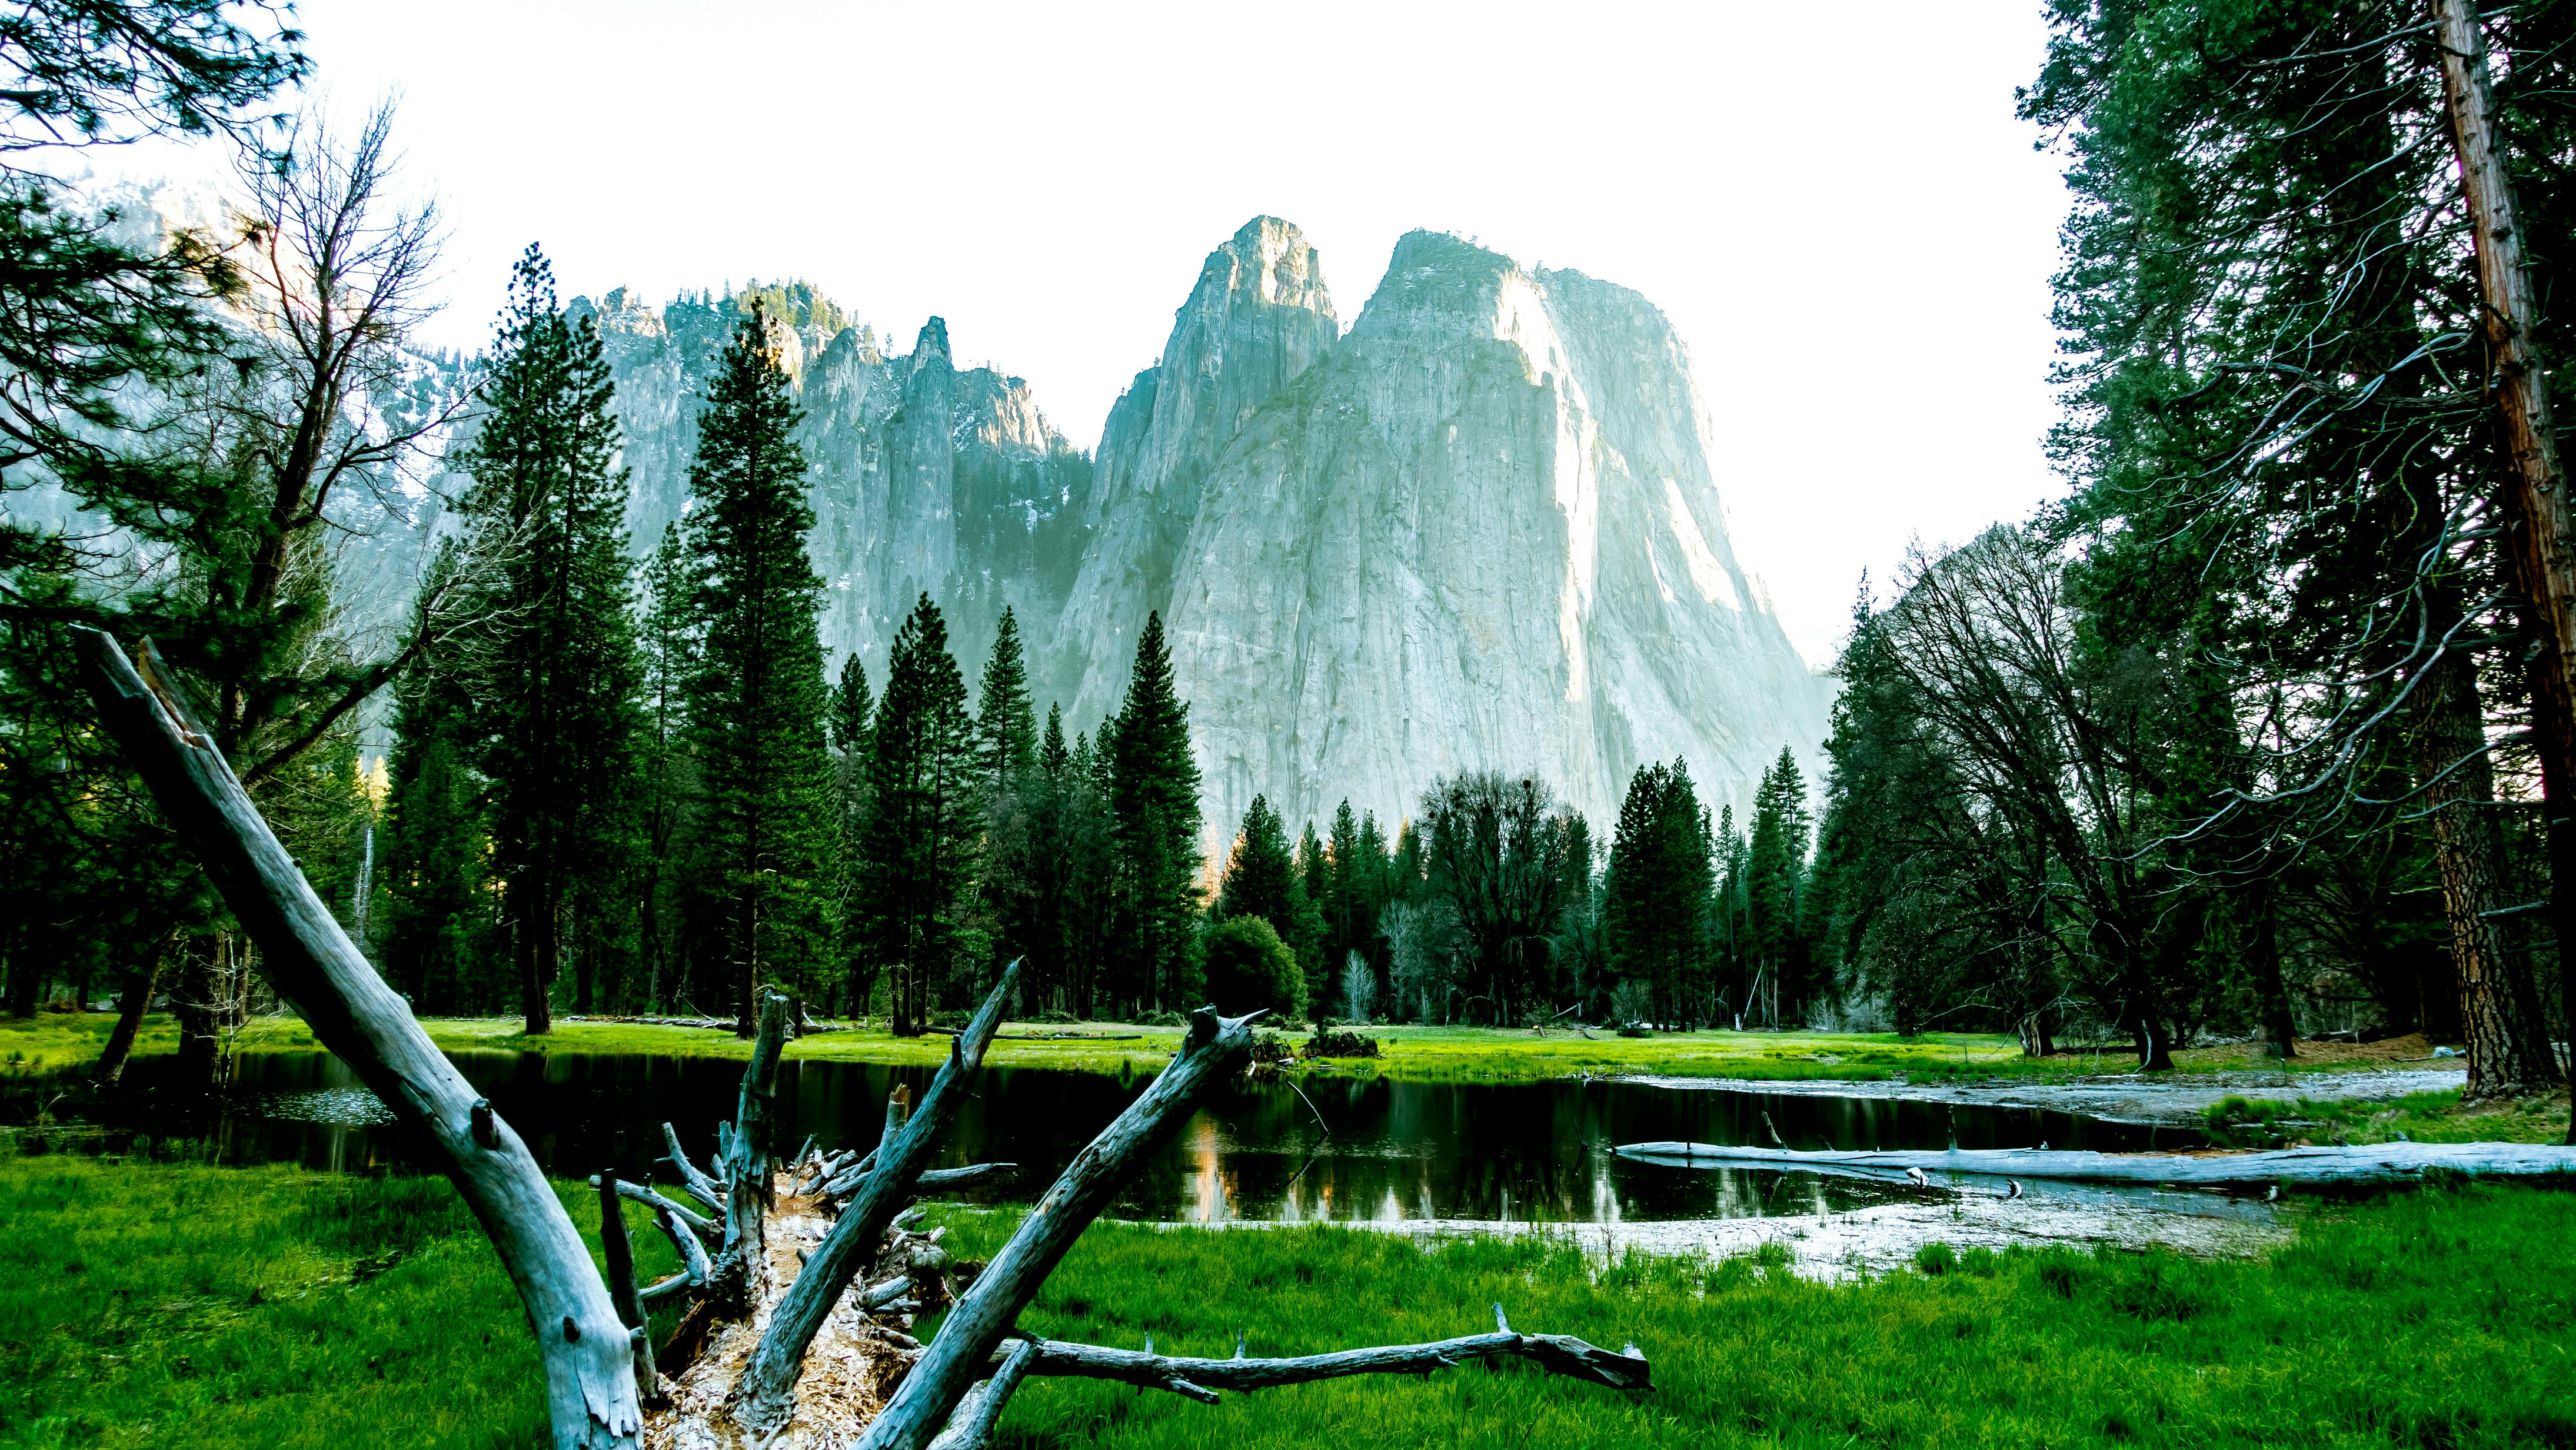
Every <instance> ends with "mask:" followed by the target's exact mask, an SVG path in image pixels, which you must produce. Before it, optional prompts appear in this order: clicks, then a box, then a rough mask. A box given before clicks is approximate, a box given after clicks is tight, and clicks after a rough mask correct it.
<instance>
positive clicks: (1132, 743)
mask: <svg viewBox="0 0 2576 1450" xmlns="http://www.w3.org/2000/svg"><path fill="white" fill-rule="evenodd" d="M1101 735H1102V736H1103V740H1102V753H1103V754H1105V755H1107V756H1108V760H1109V806H1110V813H1111V817H1112V819H1113V820H1114V821H1115V822H1116V830H1117V841H1118V864H1119V885H1120V896H1121V901H1120V907H1121V910H1120V914H1119V916H1120V924H1121V936H1122V937H1123V938H1124V947H1125V949H1126V952H1127V960H1126V962H1125V963H1123V964H1122V965H1123V967H1124V968H1125V970H1126V972H1127V975H1126V976H1125V978H1124V979H1122V980H1120V981H1118V982H1116V983H1115V984H1113V990H1116V991H1118V992H1119V993H1120V994H1122V995H1124V996H1126V997H1127V999H1128V1000H1130V1001H1135V1002H1147V1001H1160V1002H1161V1003H1162V1004H1163V1005H1164V1006H1166V1007H1169V1008H1175V1009H1186V1008H1189V1007H1195V1006H1197V1005H1199V1004H1198V1003H1197V1002H1196V1001H1195V1000H1193V999H1195V998H1196V997H1197V996H1198V995H1199V990H1200V983H1201V978H1200V975H1199V967H1198V960H1197V956H1196V946H1197V943H1196V940H1195V937H1194V929H1193V922H1194V920H1195V918H1196V917H1197V915H1198V904H1199V888H1198V882H1197V876H1198V866H1199V853H1198V835H1199V767H1198V761H1197V760H1196V759H1195V758H1193V757H1192V756H1191V754H1190V707H1189V704H1188V703H1187V702H1186V701H1184V700H1182V699H1181V698H1180V696H1179V694H1178V693H1177V692H1175V691H1174V690H1173V688H1172V656H1171V651H1170V650H1169V649H1168V648H1166V647H1165V645H1164V642H1163V618H1162V615H1161V614H1160V613H1159V612H1157V613H1151V614H1148V615H1146V616H1145V632H1144V634H1143V635H1142V636H1141V637H1140V638H1138V640H1137V641H1136V666H1135V670H1134V672H1133V673H1132V674H1131V675H1130V676H1129V677H1128V681H1127V697H1126V700H1125V702H1124V703H1123V704H1122V705H1121V706H1120V708H1119V711H1118V714H1117V716H1116V718H1114V719H1113V720H1111V721H1110V722H1109V723H1108V724H1107V725H1105V726H1103V727H1102V729H1101Z"/></svg>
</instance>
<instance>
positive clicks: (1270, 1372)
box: [996, 1304, 1652, 1404]
mask: <svg viewBox="0 0 2576 1450" xmlns="http://www.w3.org/2000/svg"><path fill="white" fill-rule="evenodd" d="M1494 1325H1495V1328H1494V1332H1493V1333H1491V1334H1469V1335H1464V1336H1461V1337H1460V1338H1457V1339H1443V1340H1439V1341H1437V1342H1435V1343H1431V1344H1386V1345H1378V1346H1375V1347H1373V1348H1369V1349H1345V1350H1339V1351H1337V1352H1335V1353H1332V1354H1310V1355H1303V1356H1300V1357H1298V1358H1295V1359H1246V1358H1244V1357H1243V1355H1242V1352H1241V1349H1240V1348H1239V1347H1238V1349H1237V1351H1236V1354H1235V1357H1234V1358H1232V1359H1188V1358H1183V1357H1181V1356H1178V1355H1166V1354H1155V1353H1154V1352H1152V1351H1151V1350H1143V1351H1139V1350H1133V1349H1112V1348H1110V1347H1108V1346H1107V1345H1101V1344H1068V1343H1066V1342H1065V1341H1063V1340H1059V1339H1044V1340H1037V1341H1026V1340H1023V1341H1020V1342H1019V1345H1012V1344H1005V1345H1004V1347H1003V1351H1002V1355H1001V1358H1002V1359H1004V1360H1007V1359H1009V1358H1010V1357H1012V1356H1015V1355H1017V1354H1018V1353H1020V1347H1019V1346H1020V1345H1030V1344H1032V1343H1033V1344H1034V1351H1033V1352H1032V1353H1031V1354H1030V1356H1029V1360H1028V1364H1027V1366H1026V1368H1025V1369H1024V1370H1023V1373H1025V1374H1031V1375H1076V1376H1080V1377H1082V1378H1084V1379H1102V1380H1117V1381H1119V1382H1120V1383H1122V1384H1131V1385H1135V1386H1136V1387H1138V1388H1140V1389H1149V1390H1171V1391H1174V1392H1175V1393H1178V1394H1182V1395H1186V1396H1188V1397H1189V1398H1191V1399H1194V1400H1201V1401H1204V1402H1206V1403H1208V1404H1214V1403H1216V1393H1215V1392H1216V1391H1218V1390H1238V1391H1241V1390H1266V1389H1271V1388H1274V1387H1276V1386H1279V1385H1301V1384H1306V1383H1309V1382H1311V1381H1314V1380H1326V1379H1340V1378H1342V1377H1344V1376H1346V1375H1355V1374H1432V1373H1435V1372H1437V1371H1440V1370H1444V1369H1455V1368H1457V1367H1458V1366H1459V1365H1462V1364H1464V1363H1466V1362H1467V1361H1469V1360H1471V1359H1480V1360H1481V1359H1506V1358H1521V1359H1527V1360H1530V1361H1532V1362H1534V1363H1536V1364H1537V1365H1538V1366H1539V1367H1540V1368H1541V1369H1544V1370H1546V1371H1547V1372H1548V1373H1550V1374H1561V1375H1568V1376H1571V1377H1572V1378H1575V1379H1580V1380H1589V1381H1591V1382H1592V1383H1594V1384H1597V1385H1608V1386H1609V1387H1610V1388H1612V1389H1614V1390H1642V1389H1647V1388H1650V1387H1651V1384H1652V1377H1651V1374H1650V1372H1649V1369H1648V1366H1647V1364H1646V1358H1645V1356H1644V1355H1642V1354H1640V1353H1638V1352H1637V1346H1635V1345H1633V1344H1632V1345H1629V1346H1628V1347H1627V1349H1626V1350H1625V1351H1623V1352H1620V1353H1616V1354H1614V1353H1612V1352H1611V1351H1609V1350H1606V1349H1603V1348H1601V1347H1600V1346H1598V1345H1594V1344H1587V1343H1585V1342H1584V1341H1582V1340H1580V1339H1577V1338H1575V1337H1574V1336H1572V1335H1570V1334H1519V1333H1515V1332H1514V1331H1513V1329H1512V1327H1511V1325H1510V1324H1509V1323H1508V1322H1507V1321H1506V1320H1505V1319H1504V1318H1503V1306H1501V1305H1500V1304H1497V1305H1495V1306H1494ZM996 1373H997V1375H998V1370H997V1371H996Z"/></svg>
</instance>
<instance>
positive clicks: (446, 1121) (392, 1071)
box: [72, 626, 643, 1450]
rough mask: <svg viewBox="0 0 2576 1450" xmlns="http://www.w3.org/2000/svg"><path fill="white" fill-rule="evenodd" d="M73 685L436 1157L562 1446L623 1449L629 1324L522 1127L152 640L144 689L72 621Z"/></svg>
mask: <svg viewBox="0 0 2576 1450" xmlns="http://www.w3.org/2000/svg"><path fill="white" fill-rule="evenodd" d="M72 639H73V643H74V646H75V648H76V649H77V650H78V651H79V653H80V658H81V674H82V683H83V684H84V685H85V686H86V687H87V689H88V691H89V695H90V698H91V700H92V701H94V702H95V703H96V705H97V707H98V714H99V720H100V723H101V724H102V725H104V726H105V727H106V729H107V731H108V733H109V734H110V735H112V736H114V737H115V739H116V742H117V744H118V745H119V746H120V747H122V748H123V750H124V751H125V755H126V758H127V760H129V761H130V762H131V763H132V764H133V766H134V768H135V771H136V773H137V774H139V775H141V776H142V778H143V781H144V784H145V785H146V786H147V787H148V788H149V789H150V790H151V792H152V796H153V799H154V800H155V801H157V802H158V803H159V804H160V807H161V810H162V812H163V814H165V815H167V816H168V817H169V818H170V824H171V826H172V828H173V829H174V830H175V831H176V832H177V834H178V837H179V839H180V840H182V841H184V842H186V843H187V845H188V847H189V848H190V849H191V850H192V851H194V852H195V853H196V856H197V859H198V860H199V861H201V862H202V863H203V864H204V865H205V868H206V874H207V876H208V877H209V878H210V879H212V880H213V882H214V883H215V888H216V890H218V891H219V892H221V893H222V894H223V898H224V904H225V906H227V907H229V908H230V909H231V911H232V913H233V917H234V919H235V920H237V921H239V922H240V923H241V926H242V929H243V930H244V931H245V932H247V933H248V934H249V935H250V937H251V939H252V940H253V941H255V942H257V943H258V944H259V949H260V956H261V959H262V961H263V963H264V964H265V968H266V972H267V976H268V979H269V983H270V985H272V986H273V987H275V988H276V989H277V993H278V995H279V996H280V997H282V998H284V999H285V1000H286V1001H287V1002H288V1003H290V1004H291V1005H292V1006H293V1007H294V1008H295V1010H296V1012H297V1014H298V1015H300V1016H301V1017H303V1019H304V1021H305V1023H306V1024H307V1025H308V1026H310V1027H311V1028H312V1029H313V1035H314V1036H315V1037H316V1038H319V1039H320V1040H321V1042H322V1045H323V1046H325V1047H328V1048H329V1049H331V1051H332V1052H333V1053H334V1054H336V1055H337V1056H338V1057H339V1058H340V1060H341V1061H342V1062H345V1063H347V1064H348V1065H349V1067H350V1069H351V1070H352V1071H354V1072H356V1073H357V1075H358V1077H359V1079H360V1080H361V1081H362V1082H364V1083H365V1084H366V1085H367V1086H368V1088H370V1089H371V1090H373V1091H374V1093H375V1095H376V1096H377V1097H378V1098H380V1099H382V1100H383V1101H384V1103H385V1106H386V1107H387V1108H389V1109H391V1110H392V1112H393V1114H394V1116H395V1117H396V1118H397V1119H399V1120H401V1121H402V1122H403V1123H404V1124H405V1125H406V1126H407V1127H410V1128H412V1129H414V1130H416V1132H417V1135H418V1137H419V1138H420V1139H421V1140H422V1141H425V1142H427V1143H429V1144H431V1145H432V1146H433V1148H434V1149H435V1151H436V1152H437V1153H438V1154H439V1157H440V1160H441V1166H442V1167H443V1168H444V1169H445V1170H446V1172H447V1176H448V1178H449V1180H450V1181H451V1182H453V1183H454V1184H455V1185H456V1189H457V1192H458V1193H459V1194H460V1195H462V1196H463V1197H464V1199H465V1201H466V1203H467V1204H469V1205H470V1206H471V1207H472V1208H473V1210H474V1217H475V1219H476V1221H477V1222H479V1223H481V1224H482V1226H483V1231H484V1233H485V1234H486V1235H488V1236H489V1237H490V1238H491V1240H492V1249H493V1252H494V1253H495V1254H497V1255H499V1257H500V1260H501V1265H502V1267H503V1269H504V1270H506V1271H507V1272H508V1274H509V1276H510V1280H511V1283H512V1284H513V1286H514V1287H516V1288H517V1289H518V1291H519V1300H520V1303H521V1304H522V1305H524V1306H525V1308H526V1310H527V1314H528V1322H529V1325H530V1326H531V1328H533V1329H534V1331H535V1332H536V1337H537V1351H538V1359H539V1362H540V1364H541V1365H542V1366H543V1368H544V1372H545V1378H546V1412H547V1418H548V1420H549V1422H550V1424H551V1426H552V1431H553V1442H554V1444H555V1445H556V1446H558V1447H561V1450H576V1447H580V1450H591V1447H599V1450H606V1447H623V1446H632V1445H634V1444H636V1443H637V1439H638V1436H639V1435H640V1433H641V1431H642V1428H643V1406H642V1404H641V1402H640V1398H639V1394H638V1390H637V1386H636V1383H635V1373H634V1362H633V1360H632V1358H631V1357H630V1355H629V1353H628V1339H627V1330H626V1325H625V1322H624V1320H623V1319H622V1317H621V1316H620V1315H619V1313H618V1310H617V1306H616V1305H615V1304H613V1303H611V1302H610V1300H609V1295H608V1286H607V1284H606V1283H604V1282H603V1281H602V1280H601V1278H600V1274H599V1269H598V1266H597V1265H595V1264H594V1263H593V1262H592V1261H591V1257H590V1248H589V1246H588V1245H587V1244H585V1243H583V1242H582V1237H581V1233H580V1231H579V1230H578V1229H576V1228H574V1227H573V1222H572V1216H571V1215H570V1214H569V1213H566V1212H565V1211H564V1206H563V1201H562V1200H561V1199H559V1198H557V1197H556V1196H555V1191H554V1187H553V1185H552V1184H550V1183H548V1182H547V1181H546V1176H545V1174H544V1172H543V1171H542V1170H540V1169H539V1168H538V1167H537V1161H536V1159H535V1158H534V1157H533V1156H531V1155H530V1154H529V1152H528V1149H527V1145H526V1144H525V1143H523V1142H521V1141H520V1138H519V1135H518V1134H517V1133H515V1132H512V1131H511V1130H510V1125H509V1124H508V1123H506V1122H504V1121H503V1120H502V1118H501V1116H500V1115H499V1114H498V1113H495V1112H493V1111H492V1106H491V1104H490V1103H488V1102H486V1101H484V1100H483V1099H482V1098H481V1097H480V1096H478V1095H477V1094H476V1093H475V1091H474V1089H473V1088H472V1086H470V1085H469V1084H468V1083H467V1082H466V1081H465V1077H464V1075H463V1074H462V1073H460V1072H458V1071H457V1070H456V1066H455V1064H453V1063H451V1062H449V1061H448V1060H447V1057H446V1055H445V1054H444V1053H442V1052H440V1051H439V1050H438V1047H437V1045H436V1044H434V1043H432V1042H431V1041H430V1040H429V1035H428V1034H427V1033H425V1032H423V1031H421V1029H420V1024H419V1023H418V1022H416V1021H414V1020H413V1019H412V1015H411V1009H410V1008H409V1007H408V1006H406V1005H405V1004H404V1002H403V1000H402V998H400V997H398V996H395V995H394V993H393V990H392V989H391V988H389V987H387V986H386V985H385V983H384V979H383V978H381V977H379V976H377V975H376V969H375V968H374V967H373V966H372V965H370V964H369V963H368V961H367V959H366V957H365V955H364V954H362V953H361V952H359V950H358V948H357V946H356V945H355V944H354V943H352V942H351V941H350V940H349V937H348V934H347V933H346V932H344V931H342V930H341V928H340V923H339V921H338V920H337V919H336V918H334V917H333V916H332V914H331V911H330V908H328V907H326V906H324V905H323V904H322V900H321V898H320V897H318V896H316V895H315V894H314V892H313V887H312V885H311V884H310V883H308V882H307V881H306V880H305V879H304V873H303V871H302V870H300V869H299V868H298V867H297V866H296V864H295V860H294V858H293V857H291V856H289V855H288V854H287V853H286V849H285V848H284V847H283V846H280V845H279V844H278V841H277V837H276V836H275V835H273V834H272V833H271V832H270V831H269V829H268V824H267V822H265V821H263V820H261V819H260V815H259V811H258V808H257V807H255V806H253V805H252V804H251V800H250V797H249V795H248V794H247V793H245V792H244V791H243V790H242V786H241V782H240V781H239V780H238V779H236V778H235V777H234V775H233V771H232V767H231V766H230V765H229V764H227V763H226V762H225V760H224V758H223V755H222V753H221V752H219V751H218V750H216V748H215V746H214V743H213V741H212V739H211V738H210V736H209V735H208V732H207V731H206V729H205V727H204V725H203V724H202V723H201V722H200V721H199V720H198V719H197V717H196V715H195V713H194V712H193V711H192V710H190V709H189V707H188V705H187V704H186V702H185V701H184V700H183V699H182V698H181V696H180V694H179V692H178V690H177V688H176V687H175V686H174V685H173V684H172V683H171V679H170V674H169V671H168V670H167V669H166V668H165V667H163V665H162V663H161V660H160V656H159V655H158V654H157V653H156V652H155V651H154V650H153V649H152V646H151V645H150V644H149V643H148V642H147V643H146V644H145V645H144V646H143V659H144V662H145V665H146V667H147V668H148V669H149V670H150V672H151V679H150V680H149V681H148V682H147V681H146V679H145V676H144V675H143V673H141V672H138V671H137V670H136V669H135V667H134V664H133V662H132V661H130V660H128V659H127V658H126V657H125V652H124V651H123V650H122V649H120V648H118V646H117V643H116V641H115V640H114V639H112V638H110V637H109V636H108V635H107V634H106V633H104V632H103V631H100V630H94V629H84V628H80V627H77V626H76V627H74V628H73V630H72Z"/></svg>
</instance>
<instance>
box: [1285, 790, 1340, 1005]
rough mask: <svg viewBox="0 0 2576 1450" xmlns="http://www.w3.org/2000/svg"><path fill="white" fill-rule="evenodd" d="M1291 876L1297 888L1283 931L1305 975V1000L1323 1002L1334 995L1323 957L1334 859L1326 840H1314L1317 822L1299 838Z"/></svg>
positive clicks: (1303, 995) (1310, 823) (1329, 971)
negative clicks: (1325, 843)
mask: <svg viewBox="0 0 2576 1450" xmlns="http://www.w3.org/2000/svg"><path fill="white" fill-rule="evenodd" d="M1292 879H1293V880H1294V881H1295V883H1296V890H1295V891H1293V892H1291V893H1290V894H1289V899H1288V914H1289V918H1290V922H1289V928H1288V930H1287V931H1285V932H1283V933H1281V935H1283V936H1285V937H1286V938H1287V939H1288V947H1289V950H1291V951H1293V952H1295V953H1296V954H1297V969H1298V970H1299V971H1300V972H1303V973H1304V974H1305V977H1306V991H1305V992H1304V993H1303V994H1302V999H1303V1000H1304V1001H1307V1002H1323V1001H1328V1000H1330V999H1331V997H1332V994H1333V981H1332V969H1331V967H1330V965H1329V964H1328V963H1327V962H1326V961H1325V958H1324V939H1325V936H1326V935H1327V933H1328V931H1329V927H1328V925H1327V924H1326V922H1325V920H1324V904H1325V903H1326V902H1327V901H1330V900H1331V899H1332V892H1333V862H1332V858H1331V857H1330V856H1328V855H1327V854H1325V851H1324V843H1323V842H1321V841H1319V840H1317V839H1315V823H1314V822H1313V821H1308V822H1307V823H1306V829H1305V831H1304V833H1303V834H1301V835H1299V836H1298V838H1297V870H1296V873H1295V875H1294V876H1293V877H1292Z"/></svg>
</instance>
